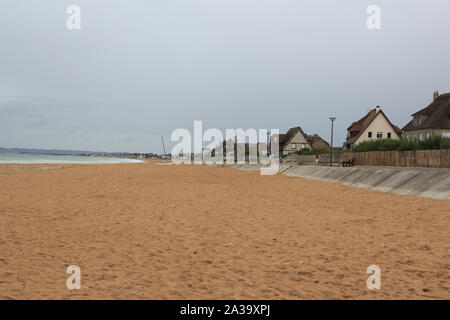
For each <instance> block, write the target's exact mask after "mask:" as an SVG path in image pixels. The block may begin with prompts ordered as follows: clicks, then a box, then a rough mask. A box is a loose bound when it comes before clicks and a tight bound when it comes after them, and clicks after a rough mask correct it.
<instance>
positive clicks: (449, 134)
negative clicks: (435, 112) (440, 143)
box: [441, 132, 450, 138]
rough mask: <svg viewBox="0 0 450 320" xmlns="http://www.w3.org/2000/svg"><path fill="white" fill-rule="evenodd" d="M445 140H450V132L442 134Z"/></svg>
mask: <svg viewBox="0 0 450 320" xmlns="http://www.w3.org/2000/svg"><path fill="white" fill-rule="evenodd" d="M441 135H442V136H443V137H444V138H450V132H442V134H441Z"/></svg>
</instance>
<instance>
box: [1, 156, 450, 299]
mask: <svg viewBox="0 0 450 320" xmlns="http://www.w3.org/2000/svg"><path fill="white" fill-rule="evenodd" d="M0 181H1V183H0V299H427V298H430V299H450V291H449V287H450V272H449V270H450V251H449V250H450V241H449V240H450V201H448V200H433V199H426V198H420V197H416V196H400V195H395V194H388V193H382V192H377V191H369V190H365V189H357V188H352V187H348V186H343V185H340V184H332V183H327V182H322V181H312V180H306V179H302V178H295V177H286V176H282V175H277V176H260V175H259V172H257V171H254V172H252V171H239V170H235V169H232V168H223V167H208V166H194V165H181V166H161V165H155V164H151V163H141V164H111V165H109V164H102V165H57V164H52V165H0ZM69 265H77V266H79V267H80V268H81V289H80V290H68V289H67V287H66V279H67V278H68V276H69V275H68V274H66V268H67V267H68V266H69ZM370 265H378V266H379V267H380V268H381V289H380V290H373V291H369V290H368V289H367V287H366V280H367V278H368V277H369V274H367V273H366V269H367V267H368V266H370Z"/></svg>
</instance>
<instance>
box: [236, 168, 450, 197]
mask: <svg viewBox="0 0 450 320" xmlns="http://www.w3.org/2000/svg"><path fill="white" fill-rule="evenodd" d="M232 167H234V168H237V169H240V170H258V169H259V168H260V166H258V165H249V164H245V165H232ZM280 173H281V174H284V175H287V176H294V177H302V178H307V179H313V180H324V181H328V182H339V183H342V184H345V185H349V186H354V187H358V188H367V189H372V190H378V191H383V192H392V193H397V194H407V195H417V196H421V197H427V198H435V199H449V200H450V170H446V169H443V170H426V169H420V170H415V169H396V168H393V169H390V168H389V169H379V168H359V167H350V168H349V167H346V168H342V167H325V166H303V165H293V164H282V165H281V168H280Z"/></svg>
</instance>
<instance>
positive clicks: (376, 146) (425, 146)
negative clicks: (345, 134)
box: [352, 136, 450, 152]
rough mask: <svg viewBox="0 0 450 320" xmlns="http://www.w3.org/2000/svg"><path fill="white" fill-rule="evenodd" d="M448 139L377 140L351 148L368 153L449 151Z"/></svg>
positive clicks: (436, 137)
mask: <svg viewBox="0 0 450 320" xmlns="http://www.w3.org/2000/svg"><path fill="white" fill-rule="evenodd" d="M449 148H450V138H444V137H441V136H433V137H430V138H426V139H424V140H419V139H405V138H402V139H398V140H392V139H378V140H371V141H364V142H361V143H359V144H358V145H356V146H354V147H353V148H352V151H353V152H370V151H410V150H439V149H449Z"/></svg>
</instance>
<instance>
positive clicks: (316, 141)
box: [307, 133, 330, 149]
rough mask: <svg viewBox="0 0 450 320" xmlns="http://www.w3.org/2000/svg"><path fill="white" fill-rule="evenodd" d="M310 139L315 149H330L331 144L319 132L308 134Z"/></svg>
mask: <svg viewBox="0 0 450 320" xmlns="http://www.w3.org/2000/svg"><path fill="white" fill-rule="evenodd" d="M307 138H308V140H309V141H310V142H311V144H312V147H313V149H319V148H320V149H324V148H326V149H329V148H330V145H329V144H328V142H326V141H325V140H324V139H322V137H321V136H319V135H318V134H317V133H316V134H313V135H307Z"/></svg>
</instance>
